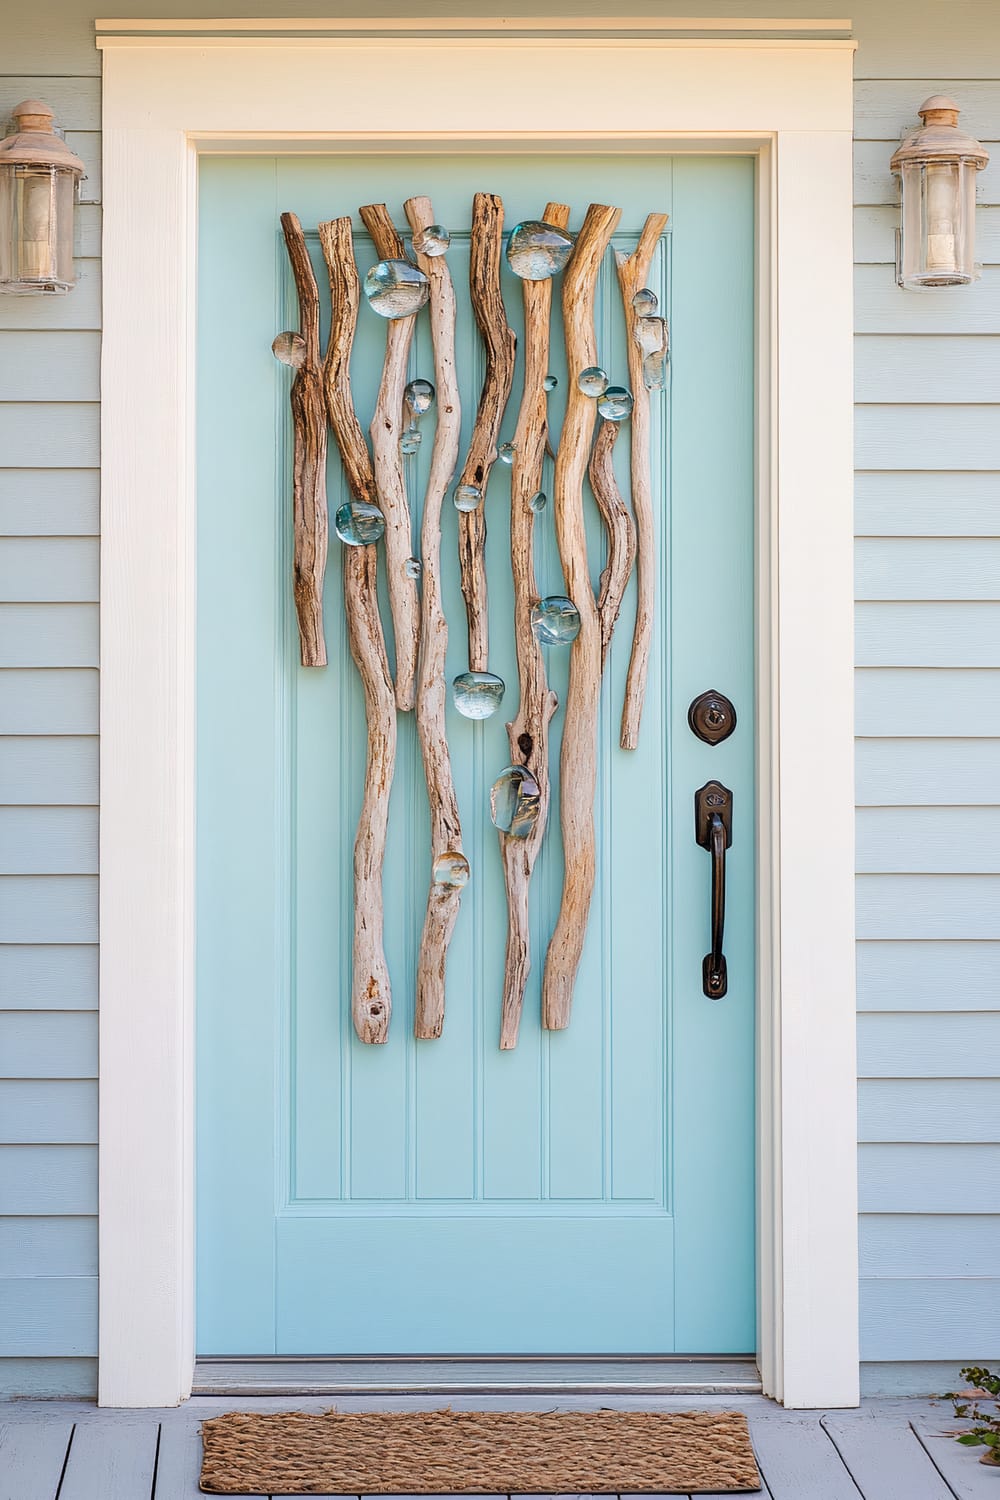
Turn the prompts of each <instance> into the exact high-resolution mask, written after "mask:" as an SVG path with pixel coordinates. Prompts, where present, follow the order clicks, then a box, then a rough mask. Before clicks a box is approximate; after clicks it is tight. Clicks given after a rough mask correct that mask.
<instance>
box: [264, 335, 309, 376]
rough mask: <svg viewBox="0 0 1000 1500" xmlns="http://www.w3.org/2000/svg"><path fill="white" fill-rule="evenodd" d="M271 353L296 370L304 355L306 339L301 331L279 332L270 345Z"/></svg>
mask: <svg viewBox="0 0 1000 1500" xmlns="http://www.w3.org/2000/svg"><path fill="white" fill-rule="evenodd" d="M271 353H272V354H273V355H274V357H275V359H280V360H281V363H282V364H283V365H291V367H292V369H293V370H297V369H298V367H299V365H300V364H301V363H302V361H303V360H304V359H305V357H306V341H305V339H304V338H303V337H302V335H301V333H279V334H278V336H277V338H276V339H275V340H274V342H273V343H272V345H271Z"/></svg>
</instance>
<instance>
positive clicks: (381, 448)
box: [361, 203, 420, 713]
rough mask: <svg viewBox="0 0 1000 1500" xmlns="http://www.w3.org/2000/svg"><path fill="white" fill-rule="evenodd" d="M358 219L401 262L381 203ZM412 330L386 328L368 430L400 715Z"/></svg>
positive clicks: (409, 646) (414, 641) (413, 591)
mask: <svg viewBox="0 0 1000 1500" xmlns="http://www.w3.org/2000/svg"><path fill="white" fill-rule="evenodd" d="M361 218H362V221H363V222H364V225H365V228H366V229H367V230H368V233H369V234H370V235H371V237H372V241H373V242H374V245H375V253H376V254H377V255H378V257H379V259H380V260H405V258H406V255H405V251H404V249H403V242H402V240H401V239H400V237H399V235H398V234H397V233H396V228H395V225H394V224H393V222H392V219H391V217H390V215H389V212H388V210H387V208H386V206H385V204H384V203H369V204H367V205H366V206H365V207H364V208H363V209H362V210H361ZM416 324H417V315H416V313H413V314H412V315H411V316H410V317H408V318H392V319H390V320H389V322H388V323H387V324H386V330H385V360H384V361H383V364H382V379H381V381H380V383H379V388H378V400H377V401H376V403H375V415H374V416H373V418H372V424H371V427H370V428H369V431H370V433H371V439H372V453H373V455H374V459H375V487H376V489H377V491H378V504H379V507H380V509H381V511H382V514H383V515H384V516H385V564H386V574H387V577H388V583H389V609H390V611H391V613H392V628H393V634H394V636H395V638H396V706H397V707H398V708H399V709H401V710H402V711H403V712H404V713H405V712H408V711H409V710H410V709H411V708H412V707H413V698H414V692H415V689H416V676H417V654H418V651H419V646H420V596H419V591H418V589H417V583H416V579H415V578H412V577H411V576H410V570H409V569H408V567H407V563H408V562H409V559H410V557H411V556H412V554H413V524H412V521H411V518H410V506H409V501H408V500H407V496H406V481H405V479H404V477H403V455H402V453H401V451H400V447H399V444H400V439H401V438H402V436H403V427H404V417H403V392H404V390H405V389H406V365H407V360H408V359H409V356H410V345H411V344H412V342H413V332H414V329H415V328H416Z"/></svg>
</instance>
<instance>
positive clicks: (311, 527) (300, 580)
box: [281, 213, 329, 667]
mask: <svg viewBox="0 0 1000 1500" xmlns="http://www.w3.org/2000/svg"><path fill="white" fill-rule="evenodd" d="M281 228H282V231H283V233H284V236H285V247H286V249H287V250H288V259H289V262H290V263H291V267H292V276H293V277H294V279H295V290H296V292H297V293H298V299H299V330H300V332H301V334H302V338H303V339H304V341H305V350H304V355H303V359H302V363H301V364H300V365H299V367H298V369H297V370H296V371H295V379H294V380H293V381H292V390H291V398H290V399H291V406H292V426H293V429H294V450H293V458H292V505H293V516H294V519H293V528H294V542H293V563H292V568H293V574H292V579H293V581H292V589H293V593H294V597H295V616H296V619H297V621H298V626H299V659H300V660H301V662H302V665H303V666H304V667H325V666H326V639H325V637H324V634H323V577H324V574H325V573H326V551H327V531H328V525H329V523H328V520H327V508H326V413H325V411H324V407H323V379H322V374H321V370H320V354H319V288H318V287H317V285H316V278H315V276H314V275H313V269H312V264H311V262H310V260H309V251H308V250H307V249H306V240H305V235H304V234H303V233H302V225H301V224H300V223H299V220H298V215H297V214H292V213H287V214H282V215H281Z"/></svg>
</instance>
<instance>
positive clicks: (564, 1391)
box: [192, 1354, 761, 1396]
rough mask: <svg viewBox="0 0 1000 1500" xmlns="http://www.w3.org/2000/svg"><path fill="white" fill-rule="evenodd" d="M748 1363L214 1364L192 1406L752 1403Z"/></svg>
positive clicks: (441, 1360)
mask: <svg viewBox="0 0 1000 1500" xmlns="http://www.w3.org/2000/svg"><path fill="white" fill-rule="evenodd" d="M760 1389H761V1382H760V1373H759V1371H758V1369H757V1364H756V1361H755V1360H754V1358H753V1356H752V1355H746V1354H743V1355H696V1354H692V1355H670V1356H660V1355H645V1354H642V1355H593V1356H578V1355H573V1356H564V1357H559V1356H552V1355H546V1356H539V1355H534V1356H532V1355H525V1356H520V1355H499V1356H492V1357H486V1356H484V1357H472V1356H449V1355H380V1356H377V1357H373V1356H368V1355H350V1356H343V1355H338V1356H336V1357H322V1356H312V1355H287V1356H279V1357H276V1356H274V1355H254V1356H247V1355H243V1356H210V1357H205V1358H201V1359H199V1360H198V1361H197V1362H196V1364H195V1373H194V1385H193V1389H192V1394H193V1395H196V1396H230V1395H237V1394H239V1395H255V1396H326V1395H337V1396H465V1395H467V1396H555V1395H580V1396H602V1395H613V1396H672V1395H687V1394H701V1395H711V1394H718V1395H755V1394H758V1393H759V1392H760Z"/></svg>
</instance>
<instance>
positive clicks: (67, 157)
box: [0, 99, 84, 177]
mask: <svg viewBox="0 0 1000 1500" xmlns="http://www.w3.org/2000/svg"><path fill="white" fill-rule="evenodd" d="M13 113H14V124H15V125H16V126H17V132H16V134H14V135H9V136H8V137H7V139H6V140H3V141H0V167H8V166H12V167H57V168H59V169H61V170H62V171H65V172H74V173H75V174H76V176H77V177H82V176H83V173H84V165H83V162H82V161H81V160H80V158H79V157H78V156H76V155H75V154H74V153H73V152H72V151H71V150H70V149H69V147H68V146H67V145H66V142H65V141H64V140H62V139H60V137H59V136H58V135H56V133H55V130H54V129H53V127H52V120H53V114H52V111H51V109H50V108H49V106H48V105H47V104H45V103H44V102H43V101H42V100H41V99H25V100H23V102H22V103H21V104H19V105H18V106H17V107H16V109H15V110H14V112H13Z"/></svg>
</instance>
